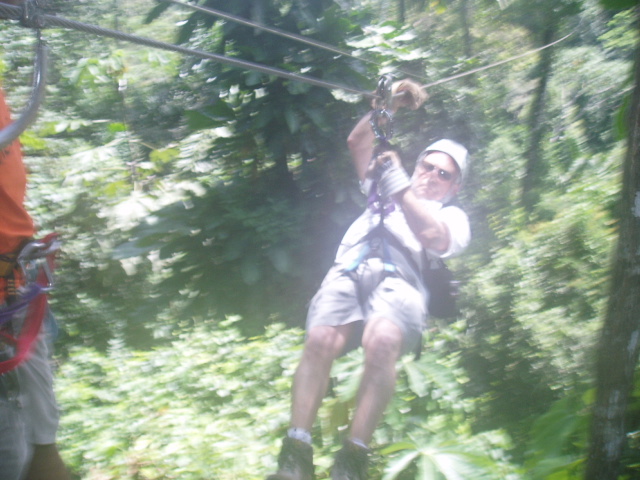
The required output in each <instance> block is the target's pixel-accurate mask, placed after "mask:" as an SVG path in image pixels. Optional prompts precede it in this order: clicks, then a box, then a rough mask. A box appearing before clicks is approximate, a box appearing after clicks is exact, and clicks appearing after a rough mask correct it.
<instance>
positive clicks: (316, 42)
mask: <svg viewBox="0 0 640 480" xmlns="http://www.w3.org/2000/svg"><path fill="white" fill-rule="evenodd" d="M158 3H173V4H175V5H180V6H181V7H185V8H190V9H192V10H196V11H198V12H201V13H204V14H206V15H211V16H214V17H219V18H222V19H223V20H228V21H230V22H233V23H237V24H239V25H244V26H245V27H251V28H253V29H255V30H262V31H263V32H267V33H271V34H273V35H276V36H279V37H283V38H288V39H289V40H294V41H296V42H300V43H304V44H306V45H309V46H312V47H316V48H319V49H321V50H326V51H328V52H332V53H337V54H338V55H342V56H344V57H349V58H353V59H355V60H358V61H360V62H363V63H368V64H370V65H376V66H379V65H378V63H377V62H375V61H373V60H369V59H366V58H362V57H358V56H357V55H354V54H353V53H351V52H348V51H346V50H343V49H341V48H338V47H336V46H334V45H331V44H328V43H324V42H321V41H319V40H314V39H312V38H309V37H305V36H304V35H298V34H295V33H291V32H287V31H285V30H281V29H279V28H275V27H269V26H267V25H265V24H263V23H258V22H254V21H252V20H247V19H245V18H242V17H238V16H236V15H231V14H230V13H226V12H221V11H220V10H216V9H213V8H210V7H201V6H200V5H194V4H193V3H186V2H181V1H180V0H158ZM396 71H397V72H398V73H402V74H404V75H407V76H409V77H413V78H416V79H419V80H422V81H424V80H425V79H424V78H422V77H420V76H418V75H416V74H414V73H409V72H405V71H403V70H397V69H396Z"/></svg>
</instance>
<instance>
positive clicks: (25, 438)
mask: <svg viewBox="0 0 640 480" xmlns="http://www.w3.org/2000/svg"><path fill="white" fill-rule="evenodd" d="M9 376H11V385H10V387H8V388H4V389H0V472H2V475H0V478H2V480H19V479H21V478H22V477H23V476H24V475H25V474H26V469H27V468H28V466H29V463H30V461H31V456H32V455H33V448H34V446H35V445H50V444H53V443H55V441H56V432H57V430H58V421H59V411H58V406H57V404H56V401H55V396H54V393H53V375H52V372H51V366H50V363H49V349H48V346H47V342H46V338H45V335H44V334H41V335H40V337H39V338H38V340H37V343H36V345H35V346H34V350H33V352H32V354H31V356H30V357H29V359H28V360H27V361H25V362H24V363H23V364H21V365H20V366H19V367H18V368H16V369H15V370H14V371H13V372H9V373H8V374H7V375H6V376H5V379H4V380H5V386H7V385H8V380H9ZM16 381H17V383H16V385H17V387H15V388H14V386H13V385H14V382H16Z"/></svg>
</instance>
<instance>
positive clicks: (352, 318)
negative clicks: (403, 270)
mask: <svg viewBox="0 0 640 480" xmlns="http://www.w3.org/2000/svg"><path fill="white" fill-rule="evenodd" d="M426 315H427V312H426V299H425V297H424V295H423V294H421V293H420V291H419V290H418V289H416V288H415V287H414V286H413V285H411V284H410V283H409V282H407V281H406V280H404V279H403V278H402V277H400V276H398V275H385V272H384V268H383V264H382V262H381V261H380V259H378V258H370V259H368V260H365V261H363V262H362V263H361V264H360V265H359V266H358V267H357V269H356V270H355V271H353V272H345V271H344V269H343V267H342V266H339V265H336V266H334V267H333V268H331V270H329V272H328V273H327V275H326V277H325V278H324V280H323V282H322V285H321V286H320V289H319V290H318V292H317V293H316V294H315V295H314V297H313V299H312V300H311V304H310V306H309V311H308V314H307V326H306V328H307V331H310V330H311V329H312V328H313V327H316V326H318V325H329V326H334V327H335V326H339V325H346V324H349V323H353V322H360V325H359V326H360V327H361V328H360V329H359V332H360V333H359V335H356V338H352V339H350V341H349V344H348V345H347V351H349V350H353V349H355V348H358V347H359V346H360V344H361V341H362V331H363V330H364V325H366V323H367V321H368V320H369V319H371V318H386V319H388V320H391V321H392V322H393V323H395V324H396V325H398V327H400V330H401V331H402V337H403V345H402V351H403V353H409V352H413V351H415V350H416V348H417V347H418V346H419V345H420V344H421V341H422V331H423V330H424V328H425V322H426Z"/></svg>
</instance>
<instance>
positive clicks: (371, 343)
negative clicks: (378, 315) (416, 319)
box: [362, 319, 403, 363]
mask: <svg viewBox="0 0 640 480" xmlns="http://www.w3.org/2000/svg"><path fill="white" fill-rule="evenodd" d="M402 341H403V339H402V330H400V327H398V326H397V325H396V324H395V323H393V322H392V321H390V320H386V319H378V320H375V321H372V322H370V323H369V325H367V328H366V329H365V333H364V337H363V340H362V346H363V347H364V351H365V358H366V361H369V362H374V363H388V362H390V361H393V362H395V361H396V360H397V359H398V357H399V356H400V353H401V352H402Z"/></svg>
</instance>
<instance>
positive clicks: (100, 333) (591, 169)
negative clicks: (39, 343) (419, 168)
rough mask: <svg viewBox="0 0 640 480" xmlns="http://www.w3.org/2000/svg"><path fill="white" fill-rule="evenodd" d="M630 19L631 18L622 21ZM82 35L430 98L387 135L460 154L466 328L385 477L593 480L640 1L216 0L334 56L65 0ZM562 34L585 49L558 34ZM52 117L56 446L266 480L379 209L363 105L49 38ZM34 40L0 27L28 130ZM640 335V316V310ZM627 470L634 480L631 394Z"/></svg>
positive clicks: (438, 341)
mask: <svg viewBox="0 0 640 480" xmlns="http://www.w3.org/2000/svg"><path fill="white" fill-rule="evenodd" d="M625 3H628V4H633V2H617V3H616V2H613V4H614V5H613V6H618V7H625V6H626V5H625ZM49 4H50V8H51V11H52V12H55V13H56V14H58V15H61V16H65V17H68V18H71V19H74V20H78V21H81V22H86V23H90V24H98V25H101V26H104V27H107V28H114V29H119V30H122V31H125V32H129V33H135V34H137V35H142V36H147V37H150V38H154V39H158V40H163V41H166V42H172V43H180V44H182V45H184V46H187V47H190V48H198V49H201V50H205V51H210V52H216V53H220V54H224V55H227V56H231V57H236V58H239V59H244V60H249V61H253V62H256V63H260V64H264V65H269V66H273V67H277V68H281V69H284V70H287V71H291V72H295V73H301V74H304V75H307V76H310V77H315V78H320V79H323V80H325V81H328V82H334V83H338V84H341V85H345V86H349V87H352V88H356V89H359V90H364V91H372V90H374V89H375V86H376V82H377V80H378V77H379V76H380V75H381V74H382V73H393V74H395V75H396V76H397V77H398V78H404V77H412V78H414V79H416V80H418V81H419V82H421V83H423V84H428V83H431V82H435V81H437V80H440V79H443V78H446V77H449V76H452V75H456V74H458V73H462V72H466V71H470V70H472V69H474V68H477V67H481V66H484V65H489V64H491V63H494V62H499V61H501V60H505V59H507V58H510V57H512V56H514V55H518V54H520V53H523V52H526V51H529V50H533V49H537V48H539V47H542V46H544V45H546V44H548V43H551V42H553V41H556V40H559V39H563V40H562V41H561V42H559V43H558V44H557V45H555V46H553V47H552V48H548V49H545V50H541V51H539V52H537V53H535V54H532V55H528V56H525V57H522V58H519V59H518V60H515V61H512V62H509V63H505V64H503V65H500V66H497V67H495V68H491V69H488V70H484V71H482V72H479V73H476V74H473V75H469V76H465V77H462V78H459V79H456V80H451V81H448V82H445V83H441V84H438V85H434V86H432V87H430V88H429V89H428V93H429V96H430V98H429V100H428V101H427V102H426V104H425V105H424V106H423V107H422V108H421V109H419V110H417V111H414V112H401V113H399V114H398V115H397V116H396V118H395V127H396V128H395V130H396V135H395V137H394V139H393V143H394V144H396V145H398V146H399V147H400V148H401V149H402V152H403V158H404V160H405V162H406V166H407V169H408V170H409V171H411V170H412V165H413V160H414V159H415V158H416V156H417V153H418V152H419V151H420V150H421V149H422V148H424V146H425V145H427V144H428V143H430V142H431V141H433V140H435V139H437V138H440V137H442V136H448V137H451V138H454V139H457V140H459V141H461V142H462V143H464V144H465V145H467V146H468V148H469V150H470V152H471V155H472V158H471V172H470V174H469V178H468V181H467V183H466V186H465V189H464V191H463V194H462V196H461V197H462V198H461V202H462V204H463V205H464V208H465V210H466V211H467V212H468V214H469V216H470V219H471V222H472V230H473V241H472V245H471V247H470V249H469V250H468V252H467V253H466V254H464V255H463V256H462V257H460V258H457V259H455V260H454V261H451V262H449V266H450V267H451V268H452V270H454V272H455V275H456V278H457V279H458V280H460V281H461V295H460V298H459V302H458V303H459V309H460V313H459V316H458V318H457V319H456V320H455V321H453V322H444V321H437V322H435V323H434V324H433V325H432V328H431V329H430V330H429V331H428V332H426V334H425V337H424V351H423V353H422V356H421V357H420V358H419V359H416V358H413V357H407V358H404V359H403V360H402V362H401V363H400V364H399V367H398V368H399V372H400V378H399V382H398V388H397V395H396V396H395V398H394V400H393V403H392V405H390V407H389V409H388V411H387V414H386V416H385V419H384V421H383V423H382V424H381V426H380V428H379V429H378V431H377V432H376V437H375V443H374V445H373V447H374V466H373V467H372V478H382V479H385V480H390V479H394V478H398V479H405V480H406V479H414V478H420V479H447V480H454V479H500V480H504V479H513V480H515V479H554V480H563V479H577V478H583V475H584V471H585V459H586V456H587V449H588V447H587V445H588V437H589V425H590V412H591V408H592V406H593V403H594V399H595V397H596V395H595V389H594V385H595V372H596V365H595V363H596V358H597V353H596V352H597V348H598V338H599V333H600V331H601V329H602V328H603V325H604V324H605V323H604V322H605V318H606V308H607V301H608V298H609V293H610V291H612V290H615V289H616V285H611V270H612V269H611V266H612V261H613V257H614V251H615V246H616V242H617V238H618V234H619V224H620V218H621V217H622V216H624V215H625V213H626V212H624V211H623V210H622V209H621V190H622V172H623V169H622V165H623V159H624V155H625V151H626V142H625V136H626V134H627V125H626V123H625V120H624V118H625V117H624V112H625V105H628V104H629V103H630V94H631V91H632V89H633V77H632V66H633V62H634V58H635V56H636V46H637V44H638V25H637V16H636V14H635V12H634V10H633V9H631V8H605V6H603V5H602V4H600V3H598V2H597V1H595V0H530V1H523V0H499V1H493V0H450V1H449V0H447V1H445V0H433V1H426V0H335V1H333V0H307V1H303V0H271V1H266V0H254V1H249V0H236V1H234V2H228V1H222V0H206V1H204V2H200V4H201V5H203V6H210V7H212V8H215V9H218V10H222V11H226V12H229V13H232V14H234V15H237V16H240V17H243V18H247V19H251V20H253V21H257V22H259V23H262V24H266V25H269V26H273V27H277V28H280V29H282V30H286V31H289V32H293V33H297V34H301V35H305V36H308V37H310V38H313V39H316V40H319V41H322V42H325V43H328V44H330V45H334V46H337V47H339V48H341V49H344V50H346V51H349V52H352V53H353V56H344V55H338V54H336V53H332V52H327V51H325V50H321V49H318V48H314V47H310V46H308V45H301V44H299V43H296V42H294V41H293V40H289V39H284V38H281V37H276V36H273V35H270V34H268V33H266V32H263V31H259V30H256V29H252V28H249V27H245V26H241V25H238V24H234V23H232V22H228V21H226V22H225V21H221V20H220V19H217V18H215V17H212V16H207V15H204V14H202V13H199V12H194V11H193V10H191V9H186V8H183V7H180V6H177V5H171V4H168V3H157V2H155V1H153V0H129V1H122V0H99V1H93V2H89V1H86V0H81V1H76V2H62V1H51V2H49ZM567 35H569V36H568V37H567V38H564V37H565V36H567ZM44 37H45V39H46V41H47V43H48V45H49V48H50V51H51V59H50V72H49V76H48V87H47V97H46V101H45V103H44V105H43V106H42V108H41V109H40V113H39V117H38V120H37V122H36V123H35V124H34V125H33V126H32V127H31V128H30V129H29V130H27V131H26V132H25V133H24V134H23V135H22V136H21V141H22V144H23V148H24V151H25V154H26V159H25V161H26V163H27V165H28V168H29V170H30V188H29V199H28V207H29V210H30V212H31V213H32V214H33V216H34V218H35V219H36V221H37V223H38V226H39V229H40V231H41V232H43V233H46V232H50V231H56V232H58V233H59V234H60V235H61V238H62V241H63V250H62V252H61V254H60V256H59V264H58V270H57V273H58V275H57V284H56V288H55V291H54V292H53V293H52V295H51V303H52V306H53V311H54V313H55V316H56V320H57V323H58V328H59V330H58V336H57V342H56V364H57V371H56V391H57V395H58V400H59V402H60V406H61V410H62V420H61V429H60V434H59V445H60V449H61V451H62V455H63V457H64V459H65V462H66V463H67V464H68V465H69V467H70V469H71V470H72V472H73V474H74V476H76V477H77V478H78V479H86V480H107V479H114V480H115V479H118V480H122V479H131V480H133V479H145V480H147V479H148V480H151V479H154V480H155V479H181V480H202V479H259V478H264V476H265V475H267V474H268V473H270V472H272V471H273V470H274V469H275V463H276V456H277V452H278V450H279V447H280V441H281V438H282V437H283V435H284V433H285V430H286V428H287V422H288V416H289V389H290V385H291V378H292V374H293V371H294V369H295V367H296V364H297V361H298V358H299V356H300V353H301V347H302V342H303V330H302V328H303V325H304V317H305V309H306V304H307V302H308V301H309V299H310V297H311V296H312V294H313V293H314V291H315V289H316V288H317V286H318V285H319V283H320V281H321V280H322V277H323V275H324V273H325V272H326V270H327V269H328V267H329V266H330V264H331V262H332V260H333V255H334V253H335V249H336V247H337V244H338V241H339V239H340V238H341V236H342V234H343V233H344V231H345V230H346V228H347V226H348V225H349V223H350V222H351V221H352V220H353V219H354V218H355V217H356V216H357V215H358V214H359V213H360V212H361V210H362V209H363V207H364V204H365V199H364V198H362V196H361V194H360V192H359V188H358V185H357V181H356V178H355V174H354V171H353V169H352V166H351V164H350V160H349V157H348V152H347V150H346V137H347V135H348V133H349V131H350V128H351V127H352V126H353V125H354V123H355V122H356V121H357V119H358V118H359V117H360V116H361V115H363V114H364V113H365V112H367V111H368V109H369V101H368V100H367V99H364V98H363V97H362V96H360V95H356V94H351V93H346V92H345V91H339V90H327V89H323V88H320V87H316V86H310V85H307V84H304V83H298V82H293V81H290V80H283V79H281V78H277V77H274V76H269V75H264V74H259V73H256V72H252V71H245V70H241V69H237V68H232V67H230V66H227V65H223V64H220V63H216V62H213V61H209V60H206V61H203V60H200V59H197V58H193V57H188V56H182V55H179V54H175V53H169V52H166V51H160V50H154V49H150V48H147V47H141V46H139V45H135V44H130V43H125V42H122V41H116V40H111V39H107V38H101V37H98V36H93V35H88V34H86V33H81V32H75V31H69V30H62V29H45V30H44ZM33 45H34V36H33V34H32V33H31V32H30V31H29V30H28V29H25V28H21V27H20V26H19V25H17V24H16V23H15V22H8V21H3V22H0V79H1V80H2V85H3V88H4V89H5V91H6V92H7V97H8V100H9V102H10V104H11V106H12V108H13V110H14V115H15V116H17V114H18V113H19V112H20V111H21V110H22V108H24V105H25V104H26V102H27V100H28V97H29V90H30V82H31V72H32V61H33ZM636 315H638V314H637V313H636ZM360 362H361V352H353V353H351V354H349V355H347V356H346V357H344V358H342V359H340V360H339V361H338V362H337V364H336V365H335V368H334V371H333V382H332V388H331V391H330V393H329V395H328V397H327V398H326V400H325V403H324V405H323V407H322V410H321V412H320V417H319V420H318V422H317V424H316V427H315V429H314V432H313V434H314V446H315V452H316V457H315V463H316V465H317V474H318V478H327V477H328V470H329V468H330V466H331V462H332V454H333V453H334V452H335V451H336V449H337V448H338V446H339V444H340V438H341V435H342V434H344V432H345V428H346V425H347V422H348V414H349V410H350V408H351V407H352V406H353V402H354V396H355V391H356V390H355V389H356V386H357V381H358V374H359V368H360ZM626 417H627V419H626V420H627V422H626V424H625V425H626V442H625V447H624V450H623V454H622V461H621V469H620V477H619V478H626V479H632V478H639V477H640V385H639V384H638V383H637V382H636V387H635V390H634V391H633V393H632V395H631V401H630V403H629V406H628V409H627V412H626Z"/></svg>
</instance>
